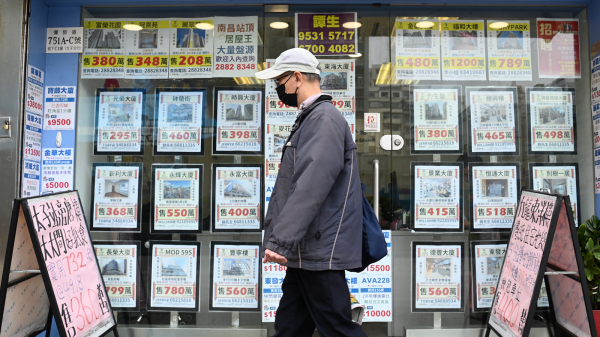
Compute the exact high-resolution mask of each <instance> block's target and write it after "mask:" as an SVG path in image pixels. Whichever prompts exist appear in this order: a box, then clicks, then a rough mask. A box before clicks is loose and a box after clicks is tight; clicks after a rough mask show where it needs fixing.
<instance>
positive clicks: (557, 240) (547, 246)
mask: <svg viewBox="0 0 600 337" xmlns="http://www.w3.org/2000/svg"><path fill="white" fill-rule="evenodd" d="M544 280H545V282H546V288H547V291H548V302H549V304H550V315H551V318H552V320H553V321H554V323H555V324H554V326H555V327H556V328H557V329H560V330H562V331H563V332H565V333H566V334H567V335H570V336H586V337H597V335H596V327H595V324H594V320H593V319H591V318H592V317H593V316H592V306H591V302H590V296H589V292H588V287H587V280H586V276H585V271H584V267H583V260H582V257H581V252H580V250H579V242H578V238H577V232H576V231H575V222H574V221H573V211H572V210H571V202H570V200H569V197H568V196H562V195H557V194H547V193H542V192H537V191H531V190H524V191H523V192H522V193H521V199H520V201H519V206H518V208H517V212H516V214H515V219H514V223H513V229H512V232H511V235H510V241H509V242H508V246H507V249H506V255H505V257H504V263H503V265H502V270H501V272H500V278H499V280H498V285H497V290H496V294H495V295H494V300H493V302H492V308H491V312H490V316H489V317H488V324H487V330H486V334H485V336H486V337H488V336H489V334H490V330H493V331H494V332H495V333H496V334H498V335H499V336H503V337H505V336H510V337H527V336H529V332H530V330H531V325H532V323H533V316H534V314H535V308H536V305H537V303H536V302H537V298H538V296H539V292H540V288H541V286H542V281H544Z"/></svg>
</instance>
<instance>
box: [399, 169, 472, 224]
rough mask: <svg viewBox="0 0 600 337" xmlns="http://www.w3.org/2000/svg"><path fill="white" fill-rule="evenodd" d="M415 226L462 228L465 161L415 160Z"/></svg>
mask: <svg viewBox="0 0 600 337" xmlns="http://www.w3.org/2000/svg"><path fill="white" fill-rule="evenodd" d="M410 166H411V172H412V176H411V180H412V198H411V202H412V206H413V207H412V209H413V214H414V216H412V218H414V223H413V227H412V229H413V230H415V231H426V232H462V230H463V228H462V181H463V175H462V170H463V167H462V163H424V162H411V163H410Z"/></svg>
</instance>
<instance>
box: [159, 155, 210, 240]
mask: <svg viewBox="0 0 600 337" xmlns="http://www.w3.org/2000/svg"><path fill="white" fill-rule="evenodd" d="M202 169H203V165H152V194H151V195H152V211H151V212H150V218H151V221H150V223H151V230H152V232H153V233H201V232H202V185H203V184H202V177H203V175H202V171H203V170H202Z"/></svg>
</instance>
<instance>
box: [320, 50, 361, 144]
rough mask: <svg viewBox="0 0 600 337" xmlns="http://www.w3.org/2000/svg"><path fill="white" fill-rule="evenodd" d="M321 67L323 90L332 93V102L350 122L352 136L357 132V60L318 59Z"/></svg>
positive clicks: (325, 92)
mask: <svg viewBox="0 0 600 337" xmlns="http://www.w3.org/2000/svg"><path fill="white" fill-rule="evenodd" d="M318 61H319V66H320V67H321V74H320V75H321V92H322V93H324V94H328V95H331V97H332V98H333V99H332V102H333V104H334V105H335V107H336V109H338V110H339V111H340V112H341V113H342V116H344V118H345V119H346V122H348V126H349V127H350V132H352V138H353V139H355V134H356V67H355V66H356V62H354V60H337V59H327V58H320V59H318Z"/></svg>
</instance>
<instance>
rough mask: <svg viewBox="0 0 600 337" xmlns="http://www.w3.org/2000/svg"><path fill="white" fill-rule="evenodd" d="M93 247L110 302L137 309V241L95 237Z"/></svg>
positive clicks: (139, 263)
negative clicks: (99, 239) (107, 239)
mask: <svg viewBox="0 0 600 337" xmlns="http://www.w3.org/2000/svg"><path fill="white" fill-rule="evenodd" d="M94 251H95V252H96V258H97V259H98V265H99V266H100V273H101V274H102V278H103V279H104V284H105V285H106V291H107V293H108V298H109V299H110V306H111V307H113V309H116V310H120V311H139V310H140V290H141V289H142V288H141V286H140V281H141V280H140V270H139V268H138V266H140V265H141V261H142V260H141V255H140V242H139V241H130V242H127V241H118V242H117V241H96V242H94Z"/></svg>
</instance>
